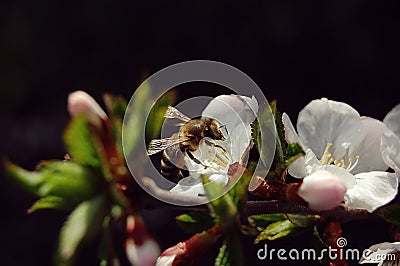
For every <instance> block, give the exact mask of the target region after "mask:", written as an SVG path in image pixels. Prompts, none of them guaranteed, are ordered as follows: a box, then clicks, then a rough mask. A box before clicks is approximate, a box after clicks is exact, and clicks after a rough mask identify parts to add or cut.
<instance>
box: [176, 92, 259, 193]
mask: <svg viewBox="0 0 400 266" xmlns="http://www.w3.org/2000/svg"><path fill="white" fill-rule="evenodd" d="M257 112H258V103H257V100H256V99H255V98H254V97H252V98H249V97H246V96H239V95H221V96H218V97H216V98H214V99H213V100H211V102H210V103H209V104H208V105H207V106H206V108H205V109H204V110H203V112H202V118H212V119H215V120H216V121H217V122H218V123H219V125H221V126H225V127H226V131H227V135H228V136H225V137H226V140H225V141H215V140H210V139H209V140H210V141H211V142H213V143H215V144H216V145H219V146H221V147H223V148H224V149H225V151H226V152H224V150H223V149H221V148H219V147H213V146H210V145H208V144H206V140H207V138H204V139H203V140H202V141H201V142H200V147H199V149H198V150H197V151H195V152H194V153H193V155H194V156H195V157H196V158H198V159H199V160H200V161H202V162H204V163H205V164H206V165H208V166H210V167H207V168H206V169H204V167H203V166H202V165H199V164H197V163H195V162H194V161H193V160H191V159H190V158H187V157H186V156H185V162H186V167H187V168H188V170H189V171H190V175H189V176H188V177H185V178H183V179H182V180H181V181H179V183H178V185H176V186H175V187H174V188H172V189H171V192H173V193H181V194H187V195H192V196H193V195H204V188H203V184H202V181H201V180H200V178H199V176H200V175H201V174H203V175H205V176H207V177H208V179H209V180H210V181H212V182H216V183H221V184H223V185H226V184H227V183H228V181H229V176H228V170H229V166H230V165H232V164H234V163H236V162H239V163H241V164H242V163H244V159H245V158H242V156H243V155H244V154H246V150H247V149H248V148H249V145H250V144H251V126H250V124H251V123H252V122H253V121H254V120H255V118H256V114H257ZM225 135H226V134H225Z"/></svg>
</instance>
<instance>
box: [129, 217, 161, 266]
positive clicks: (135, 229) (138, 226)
mask: <svg viewBox="0 0 400 266" xmlns="http://www.w3.org/2000/svg"><path fill="white" fill-rule="evenodd" d="M126 232H127V234H128V238H127V239H126V242H125V250H126V255H127V257H128V259H129V261H130V263H131V264H132V265H135V266H153V265H154V264H155V263H156V260H157V258H158V256H159V255H160V253H161V250H160V247H159V246H158V244H157V242H156V241H155V240H154V239H153V238H152V237H151V236H150V234H149V233H148V232H147V230H146V227H145V225H144V222H143V219H142V218H141V217H140V216H138V215H129V216H128V217H127V221H126Z"/></svg>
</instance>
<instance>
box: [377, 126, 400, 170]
mask: <svg viewBox="0 0 400 266" xmlns="http://www.w3.org/2000/svg"><path fill="white" fill-rule="evenodd" d="M381 150H382V158H383V160H384V161H385V163H386V164H387V165H388V166H389V167H391V168H392V169H394V170H395V171H396V172H397V173H400V139H399V138H398V137H397V136H396V135H395V134H394V133H385V134H383V135H382V139H381Z"/></svg>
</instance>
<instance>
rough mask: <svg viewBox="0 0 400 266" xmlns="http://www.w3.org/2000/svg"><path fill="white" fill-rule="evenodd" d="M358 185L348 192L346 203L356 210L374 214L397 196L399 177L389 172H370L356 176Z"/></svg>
mask: <svg viewBox="0 0 400 266" xmlns="http://www.w3.org/2000/svg"><path fill="white" fill-rule="evenodd" d="M355 177H356V185H355V186H354V187H353V188H351V189H349V190H347V193H346V196H345V203H346V204H347V205H348V206H349V207H351V208H355V209H366V210H367V211H369V212H373V211H374V210H376V209H377V208H379V207H381V206H383V205H385V204H387V203H389V202H390V201H391V200H392V199H394V197H395V196H396V194H397V188H398V183H399V181H398V177H397V175H396V174H394V173H388V172H379V171H374V172H368V173H360V174H357V175H355Z"/></svg>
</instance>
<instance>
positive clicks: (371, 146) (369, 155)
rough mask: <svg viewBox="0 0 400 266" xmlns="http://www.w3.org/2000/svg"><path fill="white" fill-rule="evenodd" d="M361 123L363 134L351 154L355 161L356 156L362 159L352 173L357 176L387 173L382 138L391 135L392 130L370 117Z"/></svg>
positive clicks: (363, 119)
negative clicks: (368, 173) (381, 147)
mask: <svg viewBox="0 0 400 266" xmlns="http://www.w3.org/2000/svg"><path fill="white" fill-rule="evenodd" d="M361 123H362V133H361V135H360V136H359V139H358V142H357V143H354V148H353V150H352V152H351V153H350V157H352V158H353V160H354V158H355V156H356V155H359V156H360V159H359V161H358V163H357V165H356V167H355V168H354V169H353V170H352V171H351V172H352V173H353V174H357V173H361V172H369V171H385V170H386V169H387V168H388V167H387V165H386V163H385V162H384V161H383V159H382V153H381V150H380V145H381V136H382V134H383V133H390V132H391V130H390V129H388V128H387V127H386V125H385V124H384V123H382V122H381V121H379V120H376V119H373V118H370V117H362V118H361Z"/></svg>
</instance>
